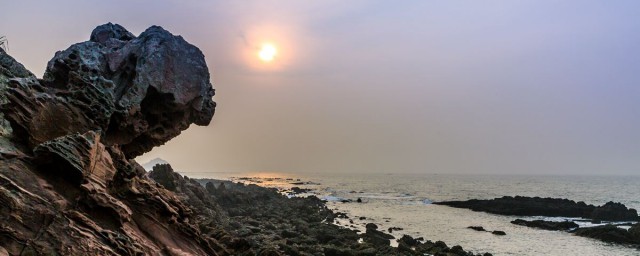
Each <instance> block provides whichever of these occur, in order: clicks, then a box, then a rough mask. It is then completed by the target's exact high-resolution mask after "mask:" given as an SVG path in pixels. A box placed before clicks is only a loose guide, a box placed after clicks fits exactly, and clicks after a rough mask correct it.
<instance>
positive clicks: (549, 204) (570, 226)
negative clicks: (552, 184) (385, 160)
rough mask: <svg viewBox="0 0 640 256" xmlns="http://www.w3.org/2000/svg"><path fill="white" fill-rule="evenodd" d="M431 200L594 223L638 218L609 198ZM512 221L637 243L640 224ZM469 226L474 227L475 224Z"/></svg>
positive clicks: (518, 213)
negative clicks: (600, 201) (603, 200)
mask: <svg viewBox="0 0 640 256" xmlns="http://www.w3.org/2000/svg"><path fill="white" fill-rule="evenodd" d="M434 204H441V205H447V206H451V207H457V208H467V209H471V210H473V211H482V212H488V213H493V214H501V215H516V216H547V217H578V218H585V219H592V220H593V221H594V222H596V223H600V222H601V221H638V220H640V218H639V217H638V213H637V211H636V210H635V209H629V208H627V207H626V206H625V205H623V204H621V203H614V202H608V203H606V204H604V205H602V206H593V205H587V204H586V203H584V202H575V201H572V200H568V199H560V198H540V197H523V196H515V197H510V196H505V197H501V198H495V199H491V200H478V199H472V200H468V201H446V202H434ZM511 223H513V224H516V225H521V226H527V227H533V228H540V229H546V230H561V231H569V232H573V233H575V235H577V236H583V237H590V238H594V239H598V240H601V241H605V242H612V243H619V244H631V245H640V235H639V233H640V231H639V227H640V224H638V223H636V224H634V225H632V227H631V228H630V229H629V230H625V229H622V228H619V227H617V226H615V225H610V224H608V225H601V226H596V227H586V228H580V227H579V226H578V224H576V223H575V222H570V221H564V222H554V221H544V220H533V221H527V220H523V219H516V220H514V221H512V222H511ZM629 225H631V224H629ZM469 228H474V229H475V228H476V227H469ZM478 228H481V227H478ZM476 230H477V229H476Z"/></svg>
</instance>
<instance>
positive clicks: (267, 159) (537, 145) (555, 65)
mask: <svg viewBox="0 0 640 256" xmlns="http://www.w3.org/2000/svg"><path fill="white" fill-rule="evenodd" d="M0 6H1V8H0V35H5V36H7V38H8V39H9V44H10V45H9V46H10V49H9V53H10V54H11V55H13V56H14V57H15V58H17V59H18V60H19V61H21V62H22V63H23V64H25V65H26V66H27V68H29V69H30V70H32V71H33V72H34V73H36V74H37V75H38V76H42V74H43V72H44V68H45V65H46V62H47V61H48V60H49V59H50V58H51V57H52V56H53V54H54V53H55V51H57V50H62V49H65V48H67V47H68V46H69V45H71V44H72V43H76V42H80V41H85V40H88V38H89V34H90V33H91V30H92V29H93V28H94V27H96V26H97V25H100V24H103V23H106V22H114V23H118V24H121V25H123V26H124V27H126V28H127V29H129V30H130V31H131V32H132V33H134V34H136V35H137V34H139V33H140V32H142V31H143V30H144V29H145V28H147V27H149V26H151V25H160V26H163V27H164V28H165V29H167V30H169V31H171V32H172V33H174V34H180V35H182V36H183V37H184V38H185V39H186V40H187V41H189V42H190V43H192V44H194V45H196V46H198V47H199V48H200V49H201V50H202V51H203V52H204V54H205V56H206V59H207V63H208V65H209V68H210V71H211V73H212V83H213V84H214V87H216V91H217V95H216V97H215V100H216V101H217V103H218V108H217V109H216V114H215V116H214V121H213V123H212V125H210V126H208V127H196V126H192V127H191V128H190V129H189V130H187V131H185V132H183V134H182V135H181V136H179V137H177V138H175V139H174V140H172V141H170V142H169V143H167V144H166V145H165V146H162V147H159V148H156V149H154V150H153V151H152V152H150V153H147V154H146V155H144V156H142V157H140V158H139V159H138V160H139V161H140V162H141V163H144V162H146V161H148V160H150V159H153V158H155V157H161V158H163V159H166V160H168V161H169V162H170V163H171V164H172V165H173V166H174V167H175V169H177V170H179V171H189V172H192V171H197V172H202V171H212V172H220V171H285V172H385V173H391V172H412V173H517V174H632V175H637V174H640V1H635V0H631V1H586V0H576V1H551V0H542V1H541V0H535V1H507V0H504V1H450V0H446V1H390V0H389V1H337V0H336V1H293V0H291V1H258V0H256V1H225V2H221V1H196V0H187V1H178V0H166V1H157V0H154V1H151V0H148V1H145V0H133V1H88V0H78V1H16V0H11V1H9V0H2V3H1V4H0ZM265 42H270V43H272V44H274V45H275V46H276V47H277V48H278V55H277V56H276V59H275V60H274V61H273V62H271V63H269V64H265V63H262V62H260V61H259V60H258V59H257V51H258V48H259V47H260V45H261V44H263V43H265Z"/></svg>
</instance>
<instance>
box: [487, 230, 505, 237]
mask: <svg viewBox="0 0 640 256" xmlns="http://www.w3.org/2000/svg"><path fill="white" fill-rule="evenodd" d="M491 234H494V235H497V236H506V235H507V233H505V232H504V231H502V230H494V231H492V232H491Z"/></svg>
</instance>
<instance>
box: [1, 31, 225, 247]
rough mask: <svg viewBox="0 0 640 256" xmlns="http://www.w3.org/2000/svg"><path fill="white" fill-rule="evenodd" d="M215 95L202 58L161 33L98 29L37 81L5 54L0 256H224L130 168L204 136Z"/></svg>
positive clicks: (181, 208) (164, 193) (173, 200)
mask: <svg viewBox="0 0 640 256" xmlns="http://www.w3.org/2000/svg"><path fill="white" fill-rule="evenodd" d="M213 94H214V91H213V88H212V87H211V84H210V81H209V73H208V69H207V66H206V63H205V61H204V56H203V55H202V53H201V52H200V51H199V50H198V49H197V48H196V47H195V46H193V45H190V44H189V43H187V42H186V41H185V40H184V39H182V38H181V37H179V36H174V35H172V34H171V33H169V32H167V31H166V30H164V29H162V28H161V27H156V26H154V27H151V28H149V29H147V30H146V31H145V32H143V33H142V34H141V35H140V36H138V37H135V36H134V35H132V34H131V33H129V32H128V31H126V29H124V28H123V27H121V26H119V25H114V24H105V25H102V26H99V27H98V28H96V29H95V30H94V31H93V33H92V35H91V40H89V41H86V42H82V43H78V44H75V45H72V46H71V47H69V48H68V49H66V50H64V51H60V52H57V53H56V54H55V56H54V58H53V59H52V60H51V61H49V63H48V65H47V69H46V73H45V74H44V77H43V79H42V80H39V79H37V78H36V77H35V76H34V75H33V74H31V73H30V72H29V71H27V70H26V69H25V68H24V67H23V66H22V65H20V64H19V63H18V62H17V61H15V60H14V59H13V58H12V57H10V56H9V55H7V54H6V52H4V51H3V50H2V49H0V104H2V107H1V110H2V115H0V205H2V206H0V252H3V253H5V254H9V255H23V254H27V255H31V254H33V255H184V254H192V255H220V254H222V255H224V254H228V251H227V250H226V249H225V248H224V246H222V245H221V244H220V243H218V241H216V240H215V239H213V238H210V237H207V236H205V235H203V234H202V233H201V231H200V229H199V228H198V226H197V225H196V224H197V222H196V220H193V219H192V216H196V215H194V211H193V209H192V207H190V206H188V205H186V204H185V203H184V202H185V201H184V200H182V199H181V198H179V197H177V196H176V195H175V194H174V193H172V192H171V191H168V190H166V189H165V188H163V187H162V186H159V185H157V183H156V182H154V181H152V180H150V179H148V178H147V177H146V174H145V172H144V170H143V169H142V167H141V166H140V165H138V164H137V163H136V162H135V161H133V160H132V159H133V157H135V156H138V155H140V154H142V153H144V152H147V151H149V150H151V148H153V147H155V146H158V145H162V144H163V143H165V142H167V141H168V140H170V139H172V138H173V137H175V136H177V135H178V134H180V132H181V131H182V130H184V129H186V128H187V127H188V126H189V125H190V124H192V123H194V124H197V125H207V124H208V123H209V122H210V120H211V118H212V115H213V112H214V108H215V103H214V102H213V101H212V96H213ZM212 209H215V208H212Z"/></svg>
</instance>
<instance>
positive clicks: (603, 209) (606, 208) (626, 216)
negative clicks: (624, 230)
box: [589, 202, 638, 221]
mask: <svg viewBox="0 0 640 256" xmlns="http://www.w3.org/2000/svg"><path fill="white" fill-rule="evenodd" d="M589 218H590V219H594V220H608V221H624V220H638V212H637V211H636V210H635V209H627V207H626V206H625V205H624V204H621V203H614V202H608V203H606V204H604V205H602V206H599V207H596V209H594V210H593V212H591V216H589Z"/></svg>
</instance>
